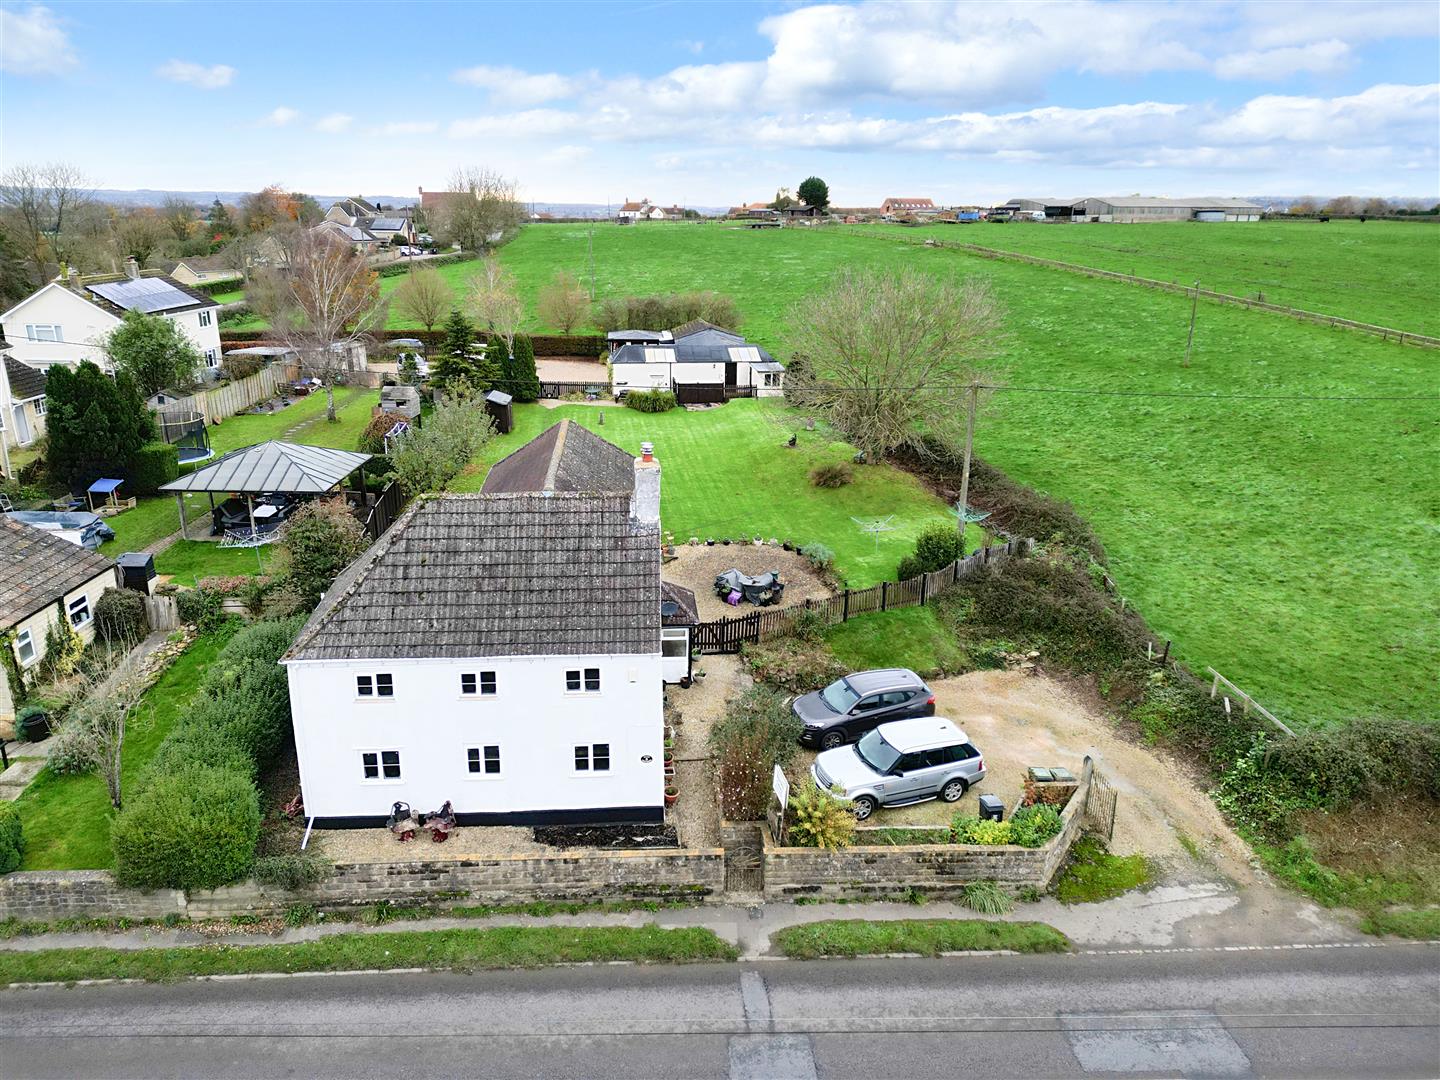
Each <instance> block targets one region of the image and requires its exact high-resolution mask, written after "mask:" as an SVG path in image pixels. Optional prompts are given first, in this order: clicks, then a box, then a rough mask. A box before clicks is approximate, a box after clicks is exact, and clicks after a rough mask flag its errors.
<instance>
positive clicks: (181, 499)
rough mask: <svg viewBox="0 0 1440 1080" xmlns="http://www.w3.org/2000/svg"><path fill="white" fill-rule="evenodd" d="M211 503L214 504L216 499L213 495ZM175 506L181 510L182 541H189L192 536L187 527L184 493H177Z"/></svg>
mask: <svg viewBox="0 0 1440 1080" xmlns="http://www.w3.org/2000/svg"><path fill="white" fill-rule="evenodd" d="M210 501H211V503H214V501H215V497H214V496H213V495H212V496H211V497H210ZM175 505H176V506H178V507H179V508H180V539H182V540H188V539H190V536H189V531H188V530H187V529H186V527H185V495H184V494H183V493H182V492H179V491H177V492H176V493H175ZM212 509H213V506H212Z"/></svg>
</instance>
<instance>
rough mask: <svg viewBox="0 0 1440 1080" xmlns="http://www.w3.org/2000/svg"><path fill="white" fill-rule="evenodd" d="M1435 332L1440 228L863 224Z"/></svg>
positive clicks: (1439, 309) (1439, 317) (1438, 327)
mask: <svg viewBox="0 0 1440 1080" xmlns="http://www.w3.org/2000/svg"><path fill="white" fill-rule="evenodd" d="M864 229H865V231H867V232H876V233H878V234H879V235H888V236H902V237H904V238H906V239H917V238H921V237H934V238H935V239H937V240H944V241H952V242H955V243H961V244H978V245H981V246H983V247H989V248H995V249H997V250H1000V251H1016V252H1020V253H1021V254H1024V255H1035V256H1038V257H1040V258H1042V259H1058V260H1060V261H1061V262H1069V263H1079V264H1080V265H1082V266H1093V267H1097V268H1098V269H1101V270H1110V271H1113V272H1115V273H1119V274H1135V275H1137V276H1139V277H1148V278H1155V279H1157V280H1159V281H1172V282H1177V283H1179V284H1181V285H1186V286H1189V285H1193V284H1194V283H1195V282H1196V281H1198V282H1200V284H1201V286H1202V287H1204V288H1207V289H1215V290H1217V291H1219V292H1227V293H1232V294H1234V295H1236V296H1248V297H1251V298H1263V299H1264V300H1266V301H1267V302H1269V303H1272V304H1283V305H1285V306H1286V307H1295V308H1304V309H1306V310H1308V311H1320V312H1324V313H1325V314H1327V315H1338V316H1340V317H1341V318H1345V319H1355V320H1357V321H1360V322H1370V323H1378V324H1380V325H1382V326H1392V327H1395V328H1396V329H1398V330H1413V331H1415V332H1417V333H1422V334H1437V333H1440V304H1437V303H1436V302H1435V298H1436V297H1437V296H1440V226H1437V225H1436V224H1434V223H1432V222H1426V221H1421V222H1399V221H1367V222H1365V223H1363V224H1362V223H1360V222H1358V221H1330V222H1325V223H1323V224H1322V223H1320V222H1317V221H1257V222H1234V223H1229V224H1223V225H1222V224H1207V223H1202V222H1190V221H1179V222H1155V223H1153V224H1146V225H1114V224H1094V225H1091V224H1084V225H1038V224H1026V223H1023V222H1016V223H1011V224H1008V225H988V224H979V225H958V226H956V225H927V226H924V227H922V228H919V229H908V228H900V227H897V226H865V227H864Z"/></svg>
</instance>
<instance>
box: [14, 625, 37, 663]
mask: <svg viewBox="0 0 1440 1080" xmlns="http://www.w3.org/2000/svg"><path fill="white" fill-rule="evenodd" d="M26 649H29V650H30V655H29V656H28V657H27V656H26V655H25V650H26ZM15 656H16V657H17V658H18V659H19V661H20V666H21V667H29V666H30V665H31V664H35V663H38V662H39V660H40V650H39V649H37V648H36V647H35V635H34V634H33V633H32V632H31V631H29V630H21V631H20V632H19V633H18V634H16V635H15Z"/></svg>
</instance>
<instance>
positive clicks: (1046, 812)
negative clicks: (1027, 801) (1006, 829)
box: [1010, 804, 1063, 848]
mask: <svg viewBox="0 0 1440 1080" xmlns="http://www.w3.org/2000/svg"><path fill="white" fill-rule="evenodd" d="M1062 827H1063V823H1062V822H1061V820H1060V811H1058V810H1056V809H1055V807H1053V806H1045V805H1043V804H1041V805H1036V806H1022V807H1021V808H1020V809H1019V810H1016V811H1015V813H1014V814H1013V815H1012V816H1011V818H1010V843H1012V844H1019V845H1020V846H1021V847H1028V848H1038V847H1040V846H1041V845H1043V844H1045V843H1048V842H1049V841H1050V840H1051V839H1053V838H1054V837H1057V836H1059V835H1060V829H1061V828H1062Z"/></svg>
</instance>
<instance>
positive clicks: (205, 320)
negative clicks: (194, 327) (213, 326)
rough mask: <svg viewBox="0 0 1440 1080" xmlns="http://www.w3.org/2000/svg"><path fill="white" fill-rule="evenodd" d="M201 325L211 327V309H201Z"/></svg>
mask: <svg viewBox="0 0 1440 1080" xmlns="http://www.w3.org/2000/svg"><path fill="white" fill-rule="evenodd" d="M200 325H201V326H209V325H210V309H209V308H201V309H200Z"/></svg>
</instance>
